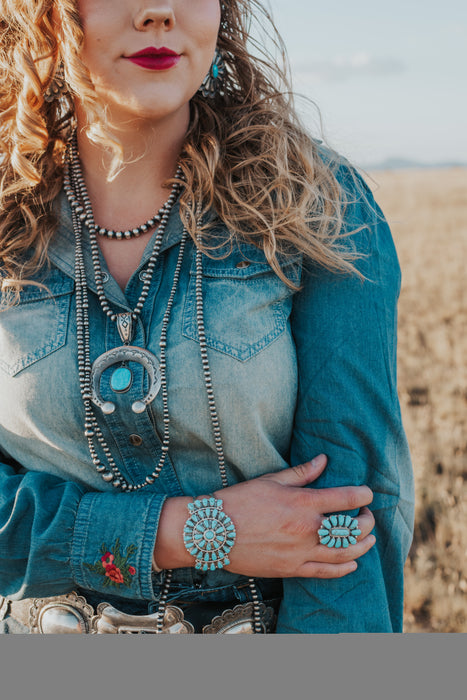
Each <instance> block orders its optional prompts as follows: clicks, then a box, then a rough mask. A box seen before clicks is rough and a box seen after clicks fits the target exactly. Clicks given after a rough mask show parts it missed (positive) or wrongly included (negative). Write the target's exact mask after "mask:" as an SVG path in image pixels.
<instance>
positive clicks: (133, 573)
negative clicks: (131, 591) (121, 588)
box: [128, 566, 136, 576]
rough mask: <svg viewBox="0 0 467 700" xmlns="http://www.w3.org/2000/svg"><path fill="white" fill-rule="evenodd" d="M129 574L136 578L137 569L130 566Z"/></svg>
mask: <svg viewBox="0 0 467 700" xmlns="http://www.w3.org/2000/svg"><path fill="white" fill-rule="evenodd" d="M128 573H129V574H130V576H134V575H135V574H136V569H135V567H134V566H129V567H128Z"/></svg>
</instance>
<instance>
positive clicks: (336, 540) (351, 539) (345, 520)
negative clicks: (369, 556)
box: [318, 514, 362, 549]
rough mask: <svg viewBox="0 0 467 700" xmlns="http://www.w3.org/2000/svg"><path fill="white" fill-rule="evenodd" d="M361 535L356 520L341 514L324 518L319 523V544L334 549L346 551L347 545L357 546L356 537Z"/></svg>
mask: <svg viewBox="0 0 467 700" xmlns="http://www.w3.org/2000/svg"><path fill="white" fill-rule="evenodd" d="M361 534H362V533H361V530H359V529H358V520H357V518H352V517H351V516H350V515H342V514H340V515H330V516H329V517H328V518H325V519H324V520H323V522H322V523H321V529H320V530H318V535H319V541H320V543H321V544H324V545H325V546H326V547H330V548H332V547H335V548H336V549H339V548H340V547H343V548H344V549H347V547H348V546H349V545H351V544H357V537H358V536H359V535H361Z"/></svg>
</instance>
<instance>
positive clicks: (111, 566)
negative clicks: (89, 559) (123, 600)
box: [84, 539, 136, 588]
mask: <svg viewBox="0 0 467 700" xmlns="http://www.w3.org/2000/svg"><path fill="white" fill-rule="evenodd" d="M101 552H102V556H101V558H100V559H99V561H97V562H96V563H95V564H84V566H85V567H86V568H87V569H89V570H90V571H93V572H94V573H95V574H98V575H99V576H104V578H105V581H104V582H103V585H104V586H114V587H116V588H119V587H120V586H121V585H124V586H126V587H127V588H130V587H131V584H132V580H131V579H132V577H133V576H135V575H136V569H135V567H134V566H131V565H129V564H128V560H129V559H130V557H131V556H132V555H133V554H134V553H135V552H136V546H135V545H134V544H130V546H129V547H127V550H126V554H125V555H124V554H122V551H121V549H120V539H117V540H116V541H115V544H114V546H113V547H111V548H110V549H108V548H107V545H106V544H102V545H101Z"/></svg>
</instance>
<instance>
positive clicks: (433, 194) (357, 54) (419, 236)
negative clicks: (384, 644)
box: [265, 0, 467, 633]
mask: <svg viewBox="0 0 467 700" xmlns="http://www.w3.org/2000/svg"><path fill="white" fill-rule="evenodd" d="M265 5H266V6H267V7H269V9H270V10H271V12H272V14H273V16H274V19H275V21H276V25H277V26H278V28H279V30H280V32H281V34H282V36H283V38H284V39H285V42H286V45H287V49H288V52H289V58H290V62H291V67H292V76H293V84H294V89H295V91H296V92H298V93H301V94H303V95H304V96H306V97H307V98H310V99H311V100H313V101H314V102H315V103H316V105H317V107H318V108H319V110H320V113H321V117H322V130H323V131H322V133H323V134H324V137H325V140H326V142H327V143H328V144H329V145H331V146H332V147H334V148H335V149H336V150H338V151H340V152H341V153H342V154H343V155H345V156H346V157H348V158H349V159H350V160H351V161H352V162H353V163H354V164H355V165H356V166H358V167H359V168H361V169H363V170H364V171H365V175H366V179H367V181H368V182H369V184H370V186H371V187H372V189H373V191H374V193H375V196H376V199H377V201H378V203H379V204H380V206H381V207H382V208H383V211H384V213H385V214H386V217H387V218H388V220H389V222H390V225H391V228H392V231H393V234H394V238H395V242H396V247H397V250H398V254H399V259H400V263H401V267H402V275H403V285H402V291H401V298H400V304H399V395H400V400H401V406H402V411H403V417H404V424H405V428H406V432H407V436H408V440H409V443H410V447H411V453H412V459H413V464H414V471H415V480H416V525H415V537H414V542H413V545H412V548H411V551H410V555H409V559H408V561H407V565H406V600H405V628H404V630H405V632H438V633H442V632H467V485H466V484H467V291H466V288H467V272H466V267H467V135H466V128H467V91H466V89H465V73H466V69H467V3H465V2H461V0H444V2H443V3H439V2H434V0H424V1H423V2H420V0H417V1H416V2H414V1H413V0H412V1H411V0H404V1H403V0H392V2H391V3H387V2H385V3H382V2H378V0H372V1H371V2H370V0H353V1H352V2H351V3H347V2H343V0H327V1H326V3H324V2H321V3H315V2H306V0H270V1H269V2H265ZM298 106H299V109H300V111H301V114H302V117H303V120H304V122H305V123H306V124H307V125H308V126H309V128H310V129H311V131H312V133H313V134H314V135H315V136H319V134H320V129H321V126H320V121H319V116H318V113H317V112H316V110H315V109H313V106H312V105H310V104H309V103H307V102H306V101H301V100H299V101H298Z"/></svg>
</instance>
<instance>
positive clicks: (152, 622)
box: [92, 603, 195, 634]
mask: <svg viewBox="0 0 467 700" xmlns="http://www.w3.org/2000/svg"><path fill="white" fill-rule="evenodd" d="M157 623H158V615H157V613H153V614H152V615H128V614H127V613H124V612H121V610H117V608H114V607H113V605H110V604H109V603H100V604H99V605H98V606H97V615H95V616H94V617H93V619H92V633H93V634H157ZM194 631H195V628H194V627H193V625H192V624H191V623H190V622H188V620H185V616H184V614H183V612H182V610H180V608H178V607H177V606H175V605H167V607H166V608H165V611H164V622H163V626H162V634H194Z"/></svg>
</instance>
